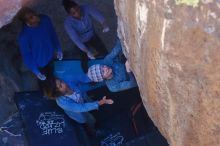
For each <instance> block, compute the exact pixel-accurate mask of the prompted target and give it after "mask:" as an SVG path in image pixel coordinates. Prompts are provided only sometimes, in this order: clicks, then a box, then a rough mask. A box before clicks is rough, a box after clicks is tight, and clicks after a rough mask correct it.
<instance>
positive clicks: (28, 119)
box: [15, 92, 89, 146]
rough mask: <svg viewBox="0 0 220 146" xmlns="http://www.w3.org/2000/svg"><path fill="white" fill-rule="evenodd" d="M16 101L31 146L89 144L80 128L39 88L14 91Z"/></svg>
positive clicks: (80, 145) (85, 145) (79, 145)
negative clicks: (36, 89)
mask: <svg viewBox="0 0 220 146" xmlns="http://www.w3.org/2000/svg"><path fill="white" fill-rule="evenodd" d="M15 102H16V105H17V107H18V110H19V113H20V114H21V117H22V120H23V124H24V127H25V133H26V136H27V139H28V143H29V145H30V146H87V145H89V143H88V142H89V141H88V139H87V137H86V134H85V131H84V130H83V128H82V127H81V126H80V125H79V124H77V123H75V122H74V121H73V120H71V119H69V118H68V117H67V116H66V114H65V113H64V112H63V111H62V110H61V109H60V108H59V107H58V106H57V105H56V102H55V101H52V100H47V99H46V98H44V97H43V96H42V95H41V94H40V92H22V93H16V95H15Z"/></svg>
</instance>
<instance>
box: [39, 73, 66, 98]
mask: <svg viewBox="0 0 220 146" xmlns="http://www.w3.org/2000/svg"><path fill="white" fill-rule="evenodd" d="M56 80H57V79H56V78H55V77H53V76H51V77H48V78H47V79H46V80H45V81H44V82H43V91H44V94H45V95H46V96H47V97H48V98H49V99H53V100H55V99H56V98H58V97H59V96H62V95H63V94H62V93H61V92H60V91H59V90H58V88H57V86H56Z"/></svg>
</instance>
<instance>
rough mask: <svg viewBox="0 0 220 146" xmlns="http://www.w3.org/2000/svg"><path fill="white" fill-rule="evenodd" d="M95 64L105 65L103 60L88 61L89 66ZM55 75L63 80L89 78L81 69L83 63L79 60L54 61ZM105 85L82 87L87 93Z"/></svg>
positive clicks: (97, 84)
mask: <svg viewBox="0 0 220 146" xmlns="http://www.w3.org/2000/svg"><path fill="white" fill-rule="evenodd" d="M94 64H103V59H94V60H89V61H88V66H91V65H94ZM54 75H55V76H56V77H58V78H60V79H63V80H75V78H88V77H87V76H86V74H85V73H84V72H83V70H82V67H81V61H80V60H79V59H74V60H62V61H58V60H56V61H54ZM104 85H105V83H104V82H101V83H93V84H91V83H87V84H83V85H82V86H81V87H82V89H83V90H85V91H89V90H93V89H96V88H99V87H102V86H104Z"/></svg>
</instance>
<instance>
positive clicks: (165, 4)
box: [115, 0, 220, 146]
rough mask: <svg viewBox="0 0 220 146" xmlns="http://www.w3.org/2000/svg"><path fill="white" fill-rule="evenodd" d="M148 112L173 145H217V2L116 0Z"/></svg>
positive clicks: (219, 7)
mask: <svg viewBox="0 0 220 146" xmlns="http://www.w3.org/2000/svg"><path fill="white" fill-rule="evenodd" d="M115 9H116V14H117V16H118V34H119V37H120V39H121V40H122V42H123V46H124V52H125V54H126V56H127V58H128V60H129V62H130V64H131V67H132V69H133V72H134V74H135V76H136V79H137V81H138V85H139V87H140V91H141V95H142V99H143V102H144V105H145V107H146V110H147V112H148V114H149V115H150V117H151V118H152V120H153V121H154V123H155V124H156V125H157V127H158V128H159V130H160V131H161V133H162V134H163V135H164V136H165V137H166V138H167V140H168V142H169V144H170V145H172V146H219V145H220V115H219V113H220V98H219V97H220V59H219V56H220V53H219V51H220V50H219V49H220V41H219V40H220V1H219V0H160V1H158V0H136V1H133V0H123V1H121V0H115Z"/></svg>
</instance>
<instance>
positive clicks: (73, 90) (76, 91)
mask: <svg viewBox="0 0 220 146" xmlns="http://www.w3.org/2000/svg"><path fill="white" fill-rule="evenodd" d="M43 89H44V93H45V95H46V96H47V97H48V98H49V99H52V100H55V101H56V103H57V105H58V106H59V107H60V108H62V109H63V110H64V112H65V113H66V114H67V115H68V116H69V117H70V118H71V119H73V120H74V121H76V122H77V123H79V124H82V125H83V126H85V128H86V127H87V128H88V127H89V128H90V129H93V128H94V124H95V119H94V117H93V116H92V115H91V114H90V113H89V111H92V110H98V109H99V107H100V106H103V105H105V104H113V100H112V99H107V98H106V96H104V97H103V98H102V99H101V100H99V101H98V100H97V101H92V100H91V99H89V98H88V96H87V94H86V92H85V91H84V90H82V89H81V87H80V86H78V85H77V84H75V80H67V81H64V80H61V79H59V78H56V77H54V76H49V77H48V79H47V80H46V81H45V82H44V88H43ZM86 125H87V126H86Z"/></svg>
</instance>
